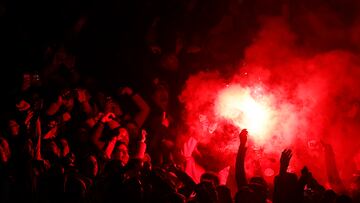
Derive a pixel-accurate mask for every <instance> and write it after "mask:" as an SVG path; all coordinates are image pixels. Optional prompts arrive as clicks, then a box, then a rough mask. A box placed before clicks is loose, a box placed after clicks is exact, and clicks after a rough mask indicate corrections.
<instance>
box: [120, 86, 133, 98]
mask: <svg viewBox="0 0 360 203" xmlns="http://www.w3.org/2000/svg"><path fill="white" fill-rule="evenodd" d="M133 93H134V91H133V90H132V89H131V88H130V87H124V88H121V90H120V94H121V95H129V96H130V95H132V94H133Z"/></svg>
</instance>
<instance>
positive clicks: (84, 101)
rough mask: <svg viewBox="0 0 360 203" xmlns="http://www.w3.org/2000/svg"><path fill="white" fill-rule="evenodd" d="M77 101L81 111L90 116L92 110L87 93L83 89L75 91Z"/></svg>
mask: <svg viewBox="0 0 360 203" xmlns="http://www.w3.org/2000/svg"><path fill="white" fill-rule="evenodd" d="M76 92H77V100H78V101H79V103H80V107H81V110H82V111H83V112H84V113H85V114H86V115H87V116H89V115H91V114H92V112H93V109H92V107H91V105H90V103H89V98H90V95H89V92H87V91H86V90H84V89H77V90H76Z"/></svg>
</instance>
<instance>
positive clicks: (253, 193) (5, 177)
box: [0, 1, 359, 203]
mask: <svg viewBox="0 0 360 203" xmlns="http://www.w3.org/2000/svg"><path fill="white" fill-rule="evenodd" d="M144 2H145V3H144ZM144 2H143V3H144V5H143V6H144V7H146V6H149V5H148V4H150V3H149V2H146V1H144ZM154 2H156V1H154ZM169 2H170V3H169ZM169 2H168V3H166V4H165V5H167V6H168V7H165V8H164V10H163V11H167V12H166V13H165V14H164V13H161V12H160V13H161V15H159V16H155V17H153V18H150V19H151V20H149V21H150V22H149V23H148V24H150V26H144V27H141V26H140V25H143V24H146V23H145V22H141V23H138V24H136V22H134V21H132V23H134V24H136V25H137V26H140V27H136V26H134V27H132V30H130V31H131V32H135V31H138V30H142V31H139V32H140V33H142V32H144V33H145V34H144V35H143V39H142V40H139V38H138V37H139V36H128V37H129V38H131V39H133V38H134V39H135V40H139V44H140V45H139V44H135V45H134V44H126V46H125V47H126V51H128V52H130V53H127V54H125V56H126V57H129V58H130V59H128V60H129V61H126V64H127V65H129V64H132V63H133V65H134V64H135V65H139V64H140V63H139V62H138V61H136V60H137V59H135V60H134V58H132V57H133V56H134V55H136V56H137V57H140V59H141V60H143V61H145V62H147V63H149V64H151V62H152V59H151V57H150V59H149V57H148V56H153V58H155V59H156V60H157V62H156V63H155V64H156V65H157V66H159V67H161V68H160V70H162V71H163V72H161V71H160V73H159V75H162V76H165V77H168V78H167V79H168V81H164V79H163V78H161V77H152V76H154V75H156V74H153V73H152V74H151V75H150V77H151V78H150V80H148V81H150V82H147V80H143V79H144V78H143V77H142V76H143V75H147V74H148V73H149V72H152V71H153V72H155V69H151V70H145V69H144V68H142V69H141V68H140V70H141V71H144V74H143V75H141V73H138V72H136V71H139V69H136V70H133V72H132V71H131V70H130V71H128V72H126V73H125V74H124V75H122V76H121V77H122V78H124V77H127V75H126V74H127V73H129V72H130V73H131V74H130V76H133V75H134V74H135V75H137V76H139V77H138V78H137V80H138V81H136V82H133V83H132V82H129V83H128V84H124V83H118V84H117V83H114V82H110V83H107V81H105V80H104V78H103V77H100V76H99V78H100V79H99V78H96V77H94V76H91V77H90V76H89V75H87V74H86V73H88V72H94V75H95V76H96V74H100V75H101V74H103V73H102V69H101V68H98V69H96V70H85V71H84V68H78V65H79V66H80V67H81V66H82V67H84V65H83V64H86V62H84V60H81V59H82V57H84V56H82V55H81V53H78V54H75V53H72V52H71V51H70V50H71V48H72V47H74V44H77V43H78V44H81V41H82V39H81V36H82V35H81V34H79V33H81V32H82V30H83V29H90V28H89V27H88V28H86V24H87V23H90V24H91V23H93V22H91V21H94V19H92V18H91V16H90V15H89V16H90V17H89V16H86V15H82V16H80V17H79V18H78V19H77V20H76V23H75V25H74V26H73V27H71V28H70V31H68V32H65V33H66V34H65V37H63V40H62V41H61V40H60V42H58V43H56V45H53V44H52V45H49V46H48V47H47V48H46V50H45V53H43V56H42V57H43V58H42V60H43V61H42V63H40V64H42V66H41V67H37V68H35V69H34V70H37V71H34V70H31V71H30V70H27V71H23V72H21V74H20V75H21V77H17V78H14V80H15V81H19V82H18V83H17V84H16V86H13V87H8V89H11V90H12V92H11V94H10V96H9V97H7V98H3V99H4V100H6V101H4V102H6V103H8V105H7V106H6V107H8V108H7V109H2V112H1V124H2V125H1V131H0V202H4V203H5V202H25V201H26V202H43V203H46V202H58V203H63V202H66V203H67V202H164V203H177V202H194V203H196V202H199V203H200V202H201V203H211V202H214V203H215V202H224V203H229V202H239V203H241V202H254V203H256V202H259V203H260V202H263V203H265V202H271V201H272V202H274V203H291V202H299V203H300V202H306V203H307V202H323V203H325V202H328V203H330V202H339V203H340V202H352V199H351V198H350V195H349V196H348V195H342V194H337V193H335V192H334V191H333V190H329V189H328V190H327V189H325V188H324V187H323V186H321V185H320V184H319V183H318V182H317V181H316V180H315V178H314V177H312V175H311V173H310V172H309V170H308V169H307V168H306V167H304V168H303V170H302V171H301V176H300V178H299V179H298V178H297V176H296V175H295V174H292V173H288V172H287V167H288V165H289V162H290V159H291V155H292V152H291V150H285V151H284V152H283V153H282V155H281V158H280V171H279V174H278V175H277V176H276V177H275V179H274V185H273V186H268V184H267V183H266V182H265V180H264V179H263V178H262V177H252V178H250V179H249V180H248V179H247V177H246V171H245V167H244V161H245V155H246V142H247V131H246V130H243V131H242V132H241V133H240V135H239V137H240V144H239V151H238V154H237V157H236V167H235V171H236V175H235V179H236V183H237V191H232V192H233V193H232V192H231V191H230V189H229V188H228V187H227V186H226V179H227V178H230V176H229V177H226V178H225V180H221V177H219V176H218V174H216V173H213V172H209V171H205V172H204V173H202V174H200V176H199V178H198V179H197V178H196V177H194V176H193V173H191V170H193V168H192V164H193V163H192V162H193V161H194V160H193V159H192V154H193V151H194V150H195V149H196V143H197V141H196V140H195V139H194V138H192V137H190V138H189V137H186V138H185V139H184V138H183V137H181V138H179V133H177V130H179V128H181V125H180V124H179V123H181V119H179V112H178V111H177V108H179V105H178V104H177V101H176V97H177V95H178V92H179V89H180V87H179V86H181V85H179V84H177V85H174V83H181V82H183V81H184V79H185V78H186V74H185V76H184V75H182V74H181V73H179V72H180V71H179V66H181V65H184V63H186V62H189V61H190V62H191V64H190V63H186V65H192V67H195V68H194V69H193V70H196V67H197V66H199V64H198V61H197V59H198V58H196V60H195V59H194V58H192V57H193V56H194V55H197V56H201V57H204V58H207V57H209V56H212V57H213V58H216V57H218V58H217V59H219V60H220V59H221V58H223V57H224V56H221V54H217V55H216V54H215V55H216V57H215V55H212V54H213V53H211V51H209V49H210V48H211V47H213V48H214V49H216V48H217V45H216V44H215V45H214V44H211V40H210V41H206V40H208V39H207V38H202V36H207V37H209V36H211V35H212V37H217V36H219V35H220V36H221V37H225V38H226V37H227V36H228V35H229V34H230V33H227V32H226V22H228V21H229V18H232V17H234V16H236V12H235V11H232V12H235V13H231V12H230V13H231V14H230V15H224V10H225V9H226V8H216V4H215V3H214V1H209V2H210V3H209V4H207V1H204V2H205V4H207V5H208V6H207V7H206V8H204V7H202V6H201V5H204V2H203V1H185V2H187V3H183V4H182V7H181V9H182V10H181V9H177V3H179V2H177V1H169ZM211 2H212V4H211ZM229 2H232V3H233V4H234V2H235V1H229ZM229 2H227V3H226V4H225V3H224V4H223V5H229ZM162 3H164V2H162ZM238 3H239V2H238ZM154 4H155V3H154ZM230 4H231V3H230ZM99 9H101V8H99ZM206 9H208V10H209V9H210V10H211V9H214V10H215V11H218V13H214V15H211V16H209V15H208V14H207V11H208V10H206ZM141 11H142V10H141ZM141 11H140V13H141ZM184 11H186V12H184ZM181 12H182V14H183V15H179V13H181ZM215 14H216V15H215ZM144 15H145V14H144ZM148 16H149V15H148ZM148 16H146V15H145V17H148ZM150 16H151V15H150ZM179 16H182V19H180V18H179ZM120 17H121V18H122V17H123V16H120ZM194 19H195V20H194ZM234 19H235V18H234ZM133 20H134V19H133ZM89 21H90V22H89ZM174 22H176V23H177V24H174ZM203 22H207V24H206V23H203ZM235 24H236V23H235ZM235 24H234V25H233V26H234V27H236V26H235ZM250 24H251V23H250ZM250 24H248V25H250ZM199 25H201V26H199ZM84 27H85V28H84ZM101 28H102V27H101ZM126 28H128V27H126ZM143 30H145V31H143ZM224 30H225V31H224ZM90 31H91V29H90ZM208 31H211V32H210V33H208ZM233 31H234V30H233ZM104 32H111V30H110V31H109V30H107V31H106V30H105V31H104ZM135 33H138V32H135ZM232 33H233V32H232ZM128 34H129V33H128ZM124 35H125V34H124ZM121 37H122V38H123V39H122V41H121V43H125V41H126V40H127V39H128V38H126V37H125V36H121ZM124 37H125V38H124ZM244 37H245V36H244ZM105 38H106V37H105ZM110 38H111V37H110ZM140 38H141V37H140ZM85 41H86V40H85ZM130 41H131V40H130ZM244 41H246V40H244ZM102 42H106V39H103V41H102ZM111 43H112V42H111ZM111 43H110V44H111ZM113 43H117V42H113ZM108 45H109V44H106V43H105V45H101V46H108ZM101 46H100V45H94V48H95V49H96V50H91V51H89V52H88V53H86V54H85V56H86V57H89V56H90V57H91V56H94V55H96V54H99V55H101V54H102V53H100V52H102V51H103V49H102V48H103V47H101ZM132 46H134V47H135V48H134V49H130V48H129V47H132ZM86 47H87V46H85V48H86ZM139 47H140V48H139ZM141 47H146V51H145V52H149V53H150V54H149V55H147V54H144V52H139V53H141V54H143V55H144V56H138V53H135V52H137V51H139V50H142V48H141ZM83 48H84V47H83ZM117 51H119V50H117ZM123 51H124V50H120V51H119V52H118V53H120V54H123ZM126 51H124V52H126ZM142 51H144V50H142ZM90 52H91V53H90ZM219 52H221V51H219ZM83 53H84V52H82V54H83ZM123 56H124V55H123ZM201 57H200V58H201ZM237 57H238V56H237ZM78 59H79V60H78ZM106 59H108V58H106ZM122 59H124V58H122ZM228 59H229V58H226V57H225V60H228ZM124 60H125V59H124ZM79 61H80V62H79ZM88 61H90V62H92V61H91V60H88ZM184 61H185V62H184ZM208 61H210V60H208ZM213 61H214V60H213ZM215 61H216V59H215ZM81 64H82V65H81ZM37 65H39V64H37ZM86 65H89V64H86ZM201 65H202V66H204V65H205V66H206V65H208V64H201ZM130 68H131V66H130ZM158 70H159V69H158ZM87 71H88V72H87ZM117 71H118V70H117ZM106 74H108V75H111V74H112V72H109V71H108V70H107V72H106ZM116 74H118V72H116ZM140 76H141V77H140ZM114 77H115V78H116V77H117V75H114V76H112V77H110V78H114ZM130 79H133V77H130ZM134 84H135V85H134ZM132 85H134V86H132ZM184 140H185V141H184ZM222 179H224V178H222ZM270 191H272V192H270ZM355 191H356V190H355ZM232 194H235V195H232ZM351 195H352V197H353V200H354V201H353V202H355V201H359V196H358V195H359V194H355V193H354V194H351Z"/></svg>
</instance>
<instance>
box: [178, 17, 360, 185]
mask: <svg viewBox="0 0 360 203" xmlns="http://www.w3.org/2000/svg"><path fill="white" fill-rule="evenodd" d="M314 22H318V23H321V22H319V21H315V20H314ZM320 28H322V27H320ZM325 28H326V26H325ZM325 28H324V29H325ZM347 29H348V31H349V34H348V35H346V36H349V39H344V40H358V38H356V37H354V35H353V33H354V32H357V33H359V32H358V30H359V29H358V28H357V29H356V28H354V27H349V28H347ZM325 30H326V29H325ZM353 30H354V32H352V31H353ZM312 31H314V30H312ZM314 32H315V31H314ZM319 32H320V31H319ZM320 34H323V33H320ZM301 37H304V36H303V35H301ZM301 37H300V36H298V33H297V34H295V32H293V31H292V29H291V28H290V26H289V22H288V19H287V17H271V18H269V17H268V18H264V19H262V28H261V29H260V31H259V32H258V34H257V38H256V39H255V41H254V43H253V44H252V45H251V46H249V47H247V48H246V50H245V56H244V59H243V60H242V62H241V63H239V64H240V65H239V66H238V68H237V69H236V70H234V72H233V74H231V76H230V77H225V76H223V75H229V74H228V73H227V74H221V67H219V71H213V72H211V71H210V72H199V73H197V74H195V75H192V76H190V77H189V79H188V80H187V82H186V84H185V87H184V90H183V92H182V94H181V95H180V100H181V101H182V102H183V104H184V106H185V115H184V116H185V120H186V122H187V123H186V125H187V127H188V129H187V130H188V134H189V136H194V137H195V138H197V139H198V140H199V141H200V142H201V143H204V145H206V146H208V151H211V153H213V154H215V155H218V156H219V157H221V158H220V159H219V160H222V161H223V162H226V164H227V163H231V162H232V161H234V159H235V154H236V150H237V147H238V145H239V140H238V137H237V136H238V132H239V131H240V130H241V129H243V128H247V129H248V130H249V139H250V140H249V146H250V149H249V150H248V155H247V159H248V162H247V173H248V175H254V174H258V173H257V172H254V171H256V170H257V169H256V167H253V166H254V164H253V162H254V161H249V160H254V159H255V160H258V161H259V163H260V164H258V165H260V168H261V169H260V170H262V171H261V173H262V174H265V175H268V176H272V175H274V174H273V173H274V172H275V175H276V173H277V171H278V164H279V163H278V162H279V161H278V160H279V157H280V153H281V151H282V150H283V149H285V148H288V147H290V148H292V149H293V151H294V157H293V159H292V162H291V166H290V170H292V171H295V172H297V173H299V171H300V170H301V168H302V166H304V165H307V166H309V168H310V170H311V171H312V172H313V174H314V176H315V177H317V178H318V179H319V181H320V182H321V183H322V184H325V185H326V184H327V178H326V172H325V171H326V170H325V169H324V167H325V164H324V154H323V151H322V147H321V142H325V143H329V144H331V145H332V146H333V148H334V152H335V158H336V163H337V166H338V169H339V172H340V176H341V177H342V178H343V181H344V182H346V181H349V180H350V179H351V176H352V173H353V172H354V170H355V169H356V167H355V165H356V164H359V163H355V162H354V160H355V157H356V154H358V153H359V147H360V138H359V132H360V89H359V88H360V63H359V62H360V61H359V55H358V54H357V53H354V52H350V51H348V50H349V49H328V48H327V49H325V50H320V51H319V50H318V49H316V48H317V47H316V48H312V47H311V45H309V44H307V43H299V40H300V38H301ZM306 37H307V36H305V40H306ZM312 37H313V36H312ZM336 37H338V36H336ZM344 38H346V37H344ZM330 39H331V38H330ZM239 40H241V39H239ZM301 40H304V39H301ZM301 40H300V41H301ZM338 41H341V40H338ZM358 41H359V40H358ZM325 42H326V39H321V43H320V42H319V43H320V44H322V43H325ZM229 126H233V127H234V129H230V128H229ZM249 162H251V163H249ZM226 164H225V165H226ZM258 175H259V174H258ZM269 181H270V180H269ZM271 181H272V179H271Z"/></svg>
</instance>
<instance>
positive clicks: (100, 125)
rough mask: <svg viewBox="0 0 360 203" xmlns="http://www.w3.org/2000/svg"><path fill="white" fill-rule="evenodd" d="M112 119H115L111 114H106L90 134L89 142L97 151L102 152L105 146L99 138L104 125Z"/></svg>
mask: <svg viewBox="0 0 360 203" xmlns="http://www.w3.org/2000/svg"><path fill="white" fill-rule="evenodd" d="M112 117H115V115H114V114H113V113H107V114H106V115H105V116H104V117H102V118H101V119H100V120H99V122H98V123H97V124H96V126H95V129H94V132H93V133H92V136H91V141H92V143H93V144H94V145H95V146H96V147H97V148H98V149H99V150H103V149H104V146H105V144H106V143H105V142H103V141H101V139H100V138H101V135H102V132H103V130H104V128H105V125H106V124H107V123H108V122H110V121H111V120H112V119H111V118H112Z"/></svg>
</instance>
